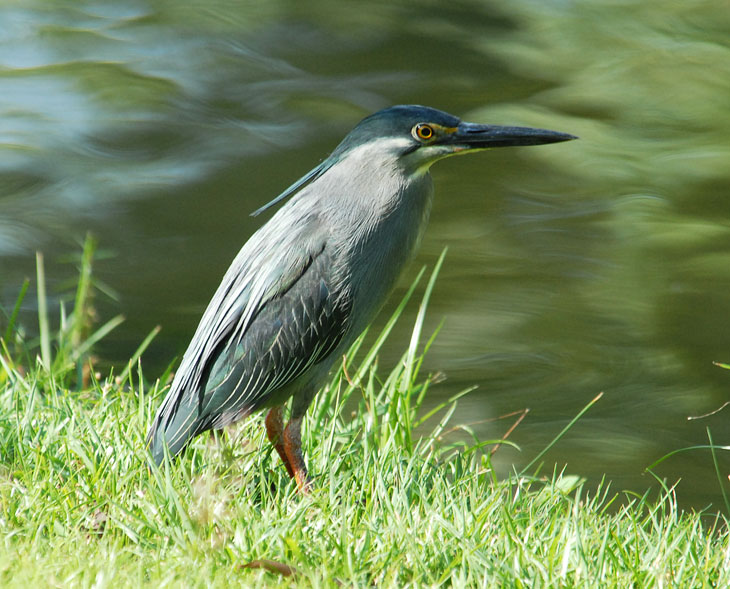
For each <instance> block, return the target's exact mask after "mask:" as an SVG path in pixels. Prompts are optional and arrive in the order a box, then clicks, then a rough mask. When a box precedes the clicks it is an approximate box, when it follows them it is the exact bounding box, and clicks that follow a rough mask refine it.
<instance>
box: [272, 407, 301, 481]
mask: <svg viewBox="0 0 730 589" xmlns="http://www.w3.org/2000/svg"><path fill="white" fill-rule="evenodd" d="M281 411H282V408H281V406H279V407H274V408H273V409H272V410H271V411H269V412H268V413H267V414H266V420H265V423H266V436H267V437H268V438H269V442H271V445H272V446H274V448H275V449H276V452H277V453H278V454H279V457H280V458H281V461H282V462H283V463H284V466H285V467H286V472H288V473H289V476H290V477H291V478H294V470H293V469H292V467H291V464H290V463H289V457H288V456H287V455H286V450H284V435H283V433H284V420H283V418H282V416H281Z"/></svg>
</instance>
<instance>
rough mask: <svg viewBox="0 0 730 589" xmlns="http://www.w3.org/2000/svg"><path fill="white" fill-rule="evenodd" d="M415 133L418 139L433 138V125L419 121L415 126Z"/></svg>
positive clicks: (426, 139) (427, 139)
mask: <svg viewBox="0 0 730 589" xmlns="http://www.w3.org/2000/svg"><path fill="white" fill-rule="evenodd" d="M413 134H414V135H415V136H416V138H418V139H422V140H423V141H429V140H430V139H433V127H432V126H431V125H427V124H426V123H418V124H417V125H416V126H415V127H413Z"/></svg>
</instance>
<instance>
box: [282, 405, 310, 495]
mask: <svg viewBox="0 0 730 589" xmlns="http://www.w3.org/2000/svg"><path fill="white" fill-rule="evenodd" d="M302 419H303V417H295V418H294V419H292V420H291V421H289V425H287V426H286V428H285V429H284V451H285V452H286V456H287V458H288V459H289V464H290V465H291V468H292V470H293V471H294V478H295V479H296V481H297V487H299V492H300V493H303V494H305V495H306V494H307V493H309V491H310V490H311V488H312V479H310V478H309V473H307V465H306V464H305V463H304V456H303V455H302Z"/></svg>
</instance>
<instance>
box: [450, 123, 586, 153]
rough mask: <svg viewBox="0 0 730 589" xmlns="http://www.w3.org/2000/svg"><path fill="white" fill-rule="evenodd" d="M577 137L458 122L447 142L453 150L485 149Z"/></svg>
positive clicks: (566, 134)
mask: <svg viewBox="0 0 730 589" xmlns="http://www.w3.org/2000/svg"><path fill="white" fill-rule="evenodd" d="M571 139H578V138H577V137H576V136H575V135H569V134H568V133H559V132H558V131H549V130H547V129H534V128H532V127H503V126H500V125H479V124H476V123H459V126H458V127H457V128H456V131H455V132H454V133H452V134H451V135H450V136H449V138H448V140H447V141H446V143H447V144H451V145H453V146H454V150H455V151H462V150H466V149H487V148H490V147H509V146H512V145H543V144H545V143H559V142H560V141H570V140H571Z"/></svg>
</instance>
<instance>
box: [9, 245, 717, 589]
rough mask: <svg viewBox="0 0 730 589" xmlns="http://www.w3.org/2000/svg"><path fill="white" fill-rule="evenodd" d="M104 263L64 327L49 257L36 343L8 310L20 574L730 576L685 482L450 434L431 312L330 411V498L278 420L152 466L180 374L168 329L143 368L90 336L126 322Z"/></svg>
mask: <svg viewBox="0 0 730 589" xmlns="http://www.w3.org/2000/svg"><path fill="white" fill-rule="evenodd" d="M90 260H91V247H87V250H86V252H85V256H84V261H83V262H82V264H81V269H82V270H81V278H80V280H79V287H78V290H77V292H76V293H75V295H74V296H73V297H72V298H70V300H69V305H68V306H69V309H71V310H69V311H68V312H67V313H66V312H62V314H61V315H62V317H61V327H60V329H59V331H58V332H53V333H52V332H51V329H50V327H49V324H50V322H49V321H48V317H47V313H48V311H47V309H46V307H47V305H45V304H44V302H45V297H44V294H43V288H42V283H43V280H42V275H43V273H42V265H41V266H39V268H40V269H41V270H40V271H39V275H38V278H39V281H38V282H39V284H40V286H41V288H40V299H41V300H42V301H43V302H41V303H40V304H39V308H40V309H41V311H40V320H39V326H40V337H39V338H38V339H37V340H33V341H29V340H27V338H25V336H24V335H23V332H22V330H20V329H19V328H18V327H17V325H16V323H17V322H16V321H15V318H16V316H17V313H15V312H14V311H13V310H12V309H10V310H6V313H5V317H3V324H2V329H1V330H0V334H2V335H3V341H2V348H1V349H0V456H1V460H0V504H1V511H0V534H1V537H2V547H1V548H0V586H3V587H30V586H34V587H35V586H41V587H44V586H59V587H73V586H81V587H120V586H151V587H158V586H174V587H227V586H256V585H259V586H264V585H265V586H275V585H277V584H281V585H282V586H289V585H291V584H292V581H293V582H295V583H296V584H297V585H299V586H315V587H317V586H323V587H331V586H337V585H338V584H341V585H343V586H358V587H360V586H371V585H372V586H379V587H405V586H438V585H451V586H474V587H480V586H487V587H492V586H510V587H512V586H515V587H540V586H542V587H553V586H597V587H598V586H600V587H605V586H616V587H627V586H636V587H664V586H677V587H705V586H707V587H712V586H714V587H718V586H727V585H729V584H730V542H729V536H728V529H727V521H725V520H724V519H723V518H721V517H720V518H712V517H709V516H707V515H704V516H703V515H701V514H696V513H682V512H680V511H679V510H678V509H677V507H676V503H675V500H674V497H673V495H672V493H671V492H669V491H668V492H667V493H666V494H664V495H662V496H659V497H656V496H654V497H649V496H644V497H635V498H633V499H627V498H625V497H623V496H621V497H617V496H615V494H613V493H612V492H610V491H609V490H608V489H607V487H603V488H602V489H599V490H597V491H596V490H592V491H591V492H590V493H589V492H588V491H587V489H586V488H584V487H583V485H582V483H581V481H580V480H577V479H575V478H572V477H561V476H559V475H555V476H552V477H548V478H547V479H544V480H543V479H535V478H533V477H531V476H528V473H522V474H515V475H514V476H512V477H510V478H508V479H506V480H498V479H497V478H496V477H495V476H494V473H493V471H492V470H491V468H490V464H489V460H488V458H487V457H486V456H485V454H484V453H483V452H481V450H482V444H480V443H478V442H477V441H474V442H473V443H472V444H464V443H461V444H452V443H450V442H449V437H448V436H443V434H444V431H445V430H446V429H447V428H450V427H452V426H453V425H454V424H450V423H449V418H450V416H451V413H452V411H453V407H454V403H456V402H457V401H456V400H453V402H450V403H447V404H445V405H444V406H442V407H440V408H437V409H436V410H433V411H429V412H425V411H424V410H423V408H422V401H423V399H424V397H425V395H427V392H428V388H429V384H430V381H429V378H428V376H427V375H423V374H421V373H420V371H419V369H420V367H421V358H422V355H423V353H424V352H425V351H426V349H427V348H428V343H429V342H428V340H427V338H426V337H424V334H421V331H420V330H421V322H422V314H421V315H420V316H419V320H418V322H417V323H416V325H415V327H414V337H413V338H412V342H413V343H412V345H411V347H410V348H409V349H408V350H406V352H405V353H404V355H403V361H402V362H401V363H399V365H398V366H397V367H396V368H394V369H393V370H392V371H390V372H387V371H384V370H381V369H379V367H378V365H377V352H378V349H379V346H380V345H381V344H382V342H383V341H384V339H385V338H386V337H387V334H388V330H389V329H390V328H391V327H392V324H393V322H391V323H389V324H388V325H387V327H386V328H385V330H384V332H383V333H382V334H380V336H379V337H377V338H376V341H375V343H374V344H373V346H372V348H371V349H369V350H367V351H366V350H363V349H359V350H358V349H357V347H358V346H362V340H361V341H360V342H358V344H356V346H355V348H356V349H354V350H353V351H352V353H351V354H350V356H349V359H348V360H347V361H346V362H343V365H342V366H341V367H340V369H339V370H338V371H337V372H336V373H335V374H333V376H332V380H331V382H330V383H329V385H328V386H327V388H326V390H324V391H323V392H322V393H321V394H320V396H319V398H318V400H317V402H316V404H315V405H314V406H313V407H312V409H311V410H310V419H309V420H308V423H307V429H306V431H305V435H304V444H305V448H306V453H307V456H308V462H309V464H310V468H311V470H312V472H313V474H314V476H315V489H314V492H313V493H312V495H311V496H308V497H302V496H299V495H297V494H296V492H295V485H293V484H292V483H291V482H290V481H289V480H288V478H287V476H286V473H285V471H284V468H283V467H282V465H281V464H280V462H279V461H278V457H276V455H275V453H272V451H271V450H270V447H269V445H268V443H267V442H266V439H265V434H264V428H263V424H262V420H261V418H260V417H256V418H252V419H250V420H248V421H247V422H246V423H245V424H243V425H242V426H240V427H238V428H237V429H235V430H231V431H228V432H226V433H223V434H220V435H217V436H215V437H209V436H205V435H204V436H201V437H199V438H198V439H197V440H196V442H195V443H194V444H193V446H192V447H191V448H190V450H189V451H188V452H187V453H186V454H185V455H184V457H183V458H182V459H181V460H179V461H178V462H176V463H175V464H174V465H173V466H172V468H167V469H165V468H163V469H162V470H159V469H156V468H154V467H153V468H152V469H151V470H148V466H149V461H148V457H147V454H146V452H145V449H144V436H145V433H146V430H147V427H148V425H149V423H150V421H151V418H152V416H153V414H154V410H155V408H156V407H157V405H158V404H159V402H160V401H161V396H162V395H163V394H164V389H165V384H166V381H167V380H168V376H169V375H163V377H162V378H161V381H155V380H152V379H151V378H149V375H148V376H145V375H144V374H143V371H142V365H141V362H140V361H139V356H140V355H141V354H142V352H143V350H144V347H145V346H146V345H147V343H149V339H150V338H148V339H147V340H145V342H144V343H143V345H142V346H140V350H139V351H138V354H135V357H134V358H133V359H132V361H131V362H130V364H129V365H128V366H126V367H120V368H119V369H117V370H114V371H113V372H112V373H110V374H109V375H104V376H101V375H99V374H94V368H93V365H91V368H90V364H91V362H92V361H91V360H90V357H89V353H90V352H91V350H92V348H93V344H94V342H95V341H98V339H99V338H101V337H104V336H105V335H106V334H107V333H108V332H109V331H111V329H113V327H114V324H115V323H116V321H117V320H116V319H115V320H112V321H111V322H110V323H108V324H105V325H104V326H102V327H101V328H94V327H92V324H91V322H90V320H89V318H90V316H91V312H90V308H91V300H92V292H93V289H92V286H91V284H92V280H91V272H90V268H91V265H90ZM431 284H432V283H430V284H429V286H427V287H426V289H425V292H426V296H425V299H427V298H428V293H429V292H430V287H431ZM21 291H22V292H25V291H26V289H25V288H23V289H21ZM425 302H426V301H425V300H424V301H423V302H422V310H425ZM404 304H405V303H404ZM408 304H416V303H413V302H411V303H408ZM397 314H398V313H396V316H397ZM44 315H45V316H44ZM393 321H395V318H394V319H393ZM401 328H403V326H401ZM424 341H426V344H425V346H423V345H422V343H423V342H424ZM355 355H357V357H358V359H359V360H358V362H357V364H356V363H354V362H353V361H352V357H354V356H355ZM416 431H417V432H418V435H416V433H415V432H416ZM619 503H621V505H620V506H619Z"/></svg>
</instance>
